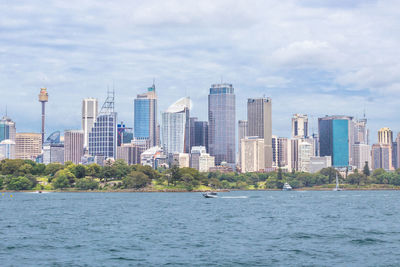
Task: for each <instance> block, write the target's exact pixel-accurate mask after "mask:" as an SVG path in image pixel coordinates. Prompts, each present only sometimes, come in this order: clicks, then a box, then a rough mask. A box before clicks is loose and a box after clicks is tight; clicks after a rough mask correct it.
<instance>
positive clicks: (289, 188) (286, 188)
mask: <svg viewBox="0 0 400 267" xmlns="http://www.w3.org/2000/svg"><path fill="white" fill-rule="evenodd" d="M292 189H293V188H292V187H291V186H290V184H288V183H285V184H284V185H283V187H282V190H283V191H290V190H292Z"/></svg>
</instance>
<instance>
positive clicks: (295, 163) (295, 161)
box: [288, 138, 315, 171]
mask: <svg viewBox="0 0 400 267" xmlns="http://www.w3.org/2000/svg"><path fill="white" fill-rule="evenodd" d="M314 145H315V142H314V139H313V138H292V139H290V141H288V158H289V157H290V159H288V168H289V169H291V170H295V171H309V169H310V158H311V157H313V156H315V148H314Z"/></svg>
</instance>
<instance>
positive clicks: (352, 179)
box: [346, 169, 365, 185]
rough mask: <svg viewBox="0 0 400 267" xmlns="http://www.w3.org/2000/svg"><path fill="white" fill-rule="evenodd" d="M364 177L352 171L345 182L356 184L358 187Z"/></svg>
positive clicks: (356, 171)
mask: <svg viewBox="0 0 400 267" xmlns="http://www.w3.org/2000/svg"><path fill="white" fill-rule="evenodd" d="M364 177H365V176H364V175H363V174H361V173H359V172H358V170H357V169H356V170H355V171H354V173H352V174H350V175H349V176H347V179H346V181H347V182H348V183H349V184H357V185H360V183H361V182H362V181H363V180H364Z"/></svg>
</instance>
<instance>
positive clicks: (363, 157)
mask: <svg viewBox="0 0 400 267" xmlns="http://www.w3.org/2000/svg"><path fill="white" fill-rule="evenodd" d="M366 162H368V166H369V167H370V168H371V167H372V166H371V146H370V145H368V144H360V143H356V144H354V145H353V166H355V167H356V168H357V169H359V170H362V169H363V168H364V166H365V163H366Z"/></svg>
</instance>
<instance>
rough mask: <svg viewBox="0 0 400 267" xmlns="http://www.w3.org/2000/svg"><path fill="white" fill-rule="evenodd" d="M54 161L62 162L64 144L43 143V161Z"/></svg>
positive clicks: (45, 162) (46, 162) (47, 162)
mask: <svg viewBox="0 0 400 267" xmlns="http://www.w3.org/2000/svg"><path fill="white" fill-rule="evenodd" d="M55 162H58V163H61V164H64V144H61V143H43V163H44V164H49V163H55Z"/></svg>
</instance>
